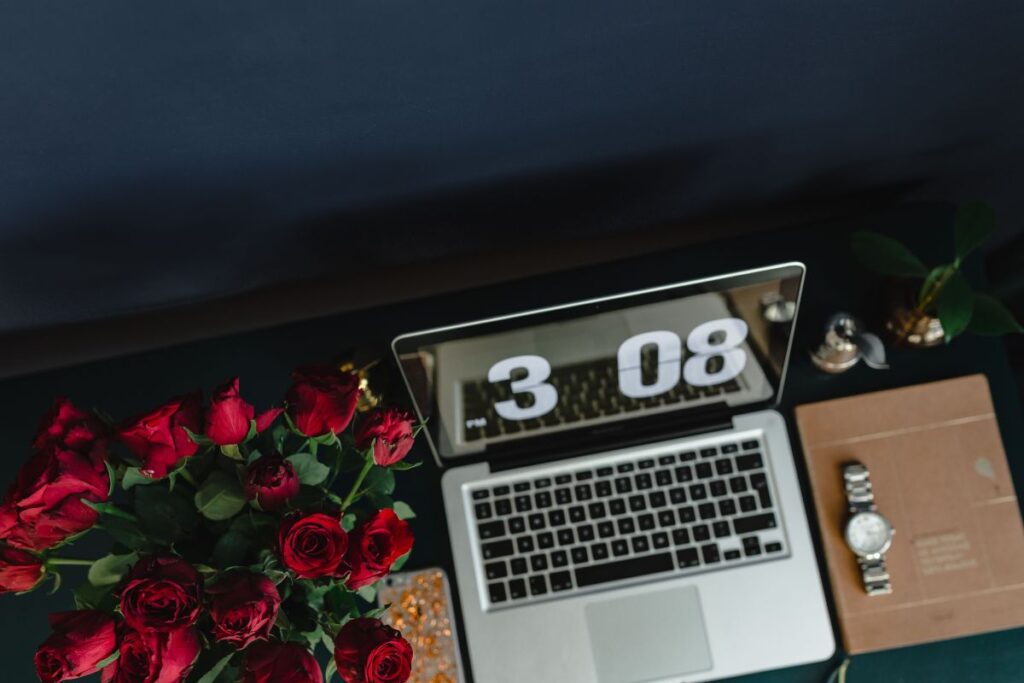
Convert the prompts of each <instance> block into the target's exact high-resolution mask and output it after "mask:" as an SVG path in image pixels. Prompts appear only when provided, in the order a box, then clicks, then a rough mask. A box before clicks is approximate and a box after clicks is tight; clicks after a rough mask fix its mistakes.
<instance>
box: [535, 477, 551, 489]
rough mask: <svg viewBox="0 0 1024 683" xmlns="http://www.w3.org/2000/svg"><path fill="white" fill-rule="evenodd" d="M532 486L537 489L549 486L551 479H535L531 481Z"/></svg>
mask: <svg viewBox="0 0 1024 683" xmlns="http://www.w3.org/2000/svg"><path fill="white" fill-rule="evenodd" d="M533 486H534V488H538V489H546V488H548V487H549V486H551V479H550V477H541V478H540V479H538V480H537V481H535V482H533Z"/></svg>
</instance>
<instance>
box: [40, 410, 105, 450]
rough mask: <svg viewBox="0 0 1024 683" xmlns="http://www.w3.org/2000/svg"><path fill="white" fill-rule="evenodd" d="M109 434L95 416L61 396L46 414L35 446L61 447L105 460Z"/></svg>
mask: <svg viewBox="0 0 1024 683" xmlns="http://www.w3.org/2000/svg"><path fill="white" fill-rule="evenodd" d="M106 434H107V429H106V427H105V426H104V425H103V423H102V422H100V421H99V420H98V419H97V418H96V416H95V415H93V414H92V413H89V412H86V411H84V410H80V409H78V408H76V407H75V405H74V404H73V403H71V401H69V400H68V399H66V398H58V399H57V400H56V401H54V402H53V407H52V408H51V409H50V412H48V413H47V414H46V416H45V417H43V420H42V423H41V424H40V425H39V432H38V433H37V434H36V438H35V441H33V442H32V446H33V448H35V449H36V450H46V449H48V448H53V447H56V446H60V447H62V448H64V449H67V450H71V451H78V452H79V453H85V454H89V455H92V456H93V457H94V458H95V459H97V460H103V459H104V458H105V456H106V450H107V438H106Z"/></svg>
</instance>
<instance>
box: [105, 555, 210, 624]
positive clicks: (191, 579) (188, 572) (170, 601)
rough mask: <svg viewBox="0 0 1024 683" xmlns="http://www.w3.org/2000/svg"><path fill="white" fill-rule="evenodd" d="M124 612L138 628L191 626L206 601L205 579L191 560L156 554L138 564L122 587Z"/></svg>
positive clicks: (119, 591) (129, 620) (123, 581)
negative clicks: (204, 599) (190, 562)
mask: <svg viewBox="0 0 1024 683" xmlns="http://www.w3.org/2000/svg"><path fill="white" fill-rule="evenodd" d="M118 597H119V599H120V601H121V613H122V614H123V615H124V620H125V621H126V622H127V623H128V625H129V626H130V627H131V628H133V629H135V630H137V631H148V630H152V631H160V632H166V631H173V630H175V629H179V628H183V627H185V626H191V625H192V624H193V623H195V621H196V619H198V618H199V612H200V610H201V608H202V604H203V581H202V579H201V578H200V576H199V572H197V571H196V570H195V568H193V567H192V565H190V564H189V563H188V562H186V561H185V560H182V559H178V558H176V557H169V556H161V555H153V556H150V557H146V558H143V559H141V560H139V561H138V562H136V563H135V566H134V567H132V568H131V571H129V572H128V575H127V576H125V577H124V579H123V580H122V583H121V587H120V588H119V590H118Z"/></svg>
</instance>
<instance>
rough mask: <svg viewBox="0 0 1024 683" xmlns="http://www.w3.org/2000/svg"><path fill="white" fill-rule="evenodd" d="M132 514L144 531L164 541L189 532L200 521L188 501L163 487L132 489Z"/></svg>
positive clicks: (193, 507) (184, 535) (179, 537)
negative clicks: (133, 500)
mask: <svg viewBox="0 0 1024 683" xmlns="http://www.w3.org/2000/svg"><path fill="white" fill-rule="evenodd" d="M135 514H136V515H138V517H139V522H141V524H142V528H143V530H144V531H147V532H149V534H150V535H151V536H153V537H155V538H156V539H157V540H160V541H163V542H165V543H166V542H174V541H176V540H178V539H181V538H184V537H186V536H188V535H190V534H191V533H192V530H193V529H195V528H196V526H197V525H198V524H199V521H200V518H199V515H198V514H197V513H196V509H195V506H194V505H193V503H192V500H190V499H189V498H185V497H183V496H181V495H179V494H177V493H172V492H171V491H168V490H167V489H165V488H164V487H163V486H142V487H140V488H138V489H136V490H135Z"/></svg>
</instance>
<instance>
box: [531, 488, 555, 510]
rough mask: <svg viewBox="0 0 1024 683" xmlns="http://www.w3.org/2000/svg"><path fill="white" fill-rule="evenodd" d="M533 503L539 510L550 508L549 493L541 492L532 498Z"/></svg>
mask: <svg viewBox="0 0 1024 683" xmlns="http://www.w3.org/2000/svg"><path fill="white" fill-rule="evenodd" d="M533 502H534V504H536V506H537V507H538V508H540V509H544V508H549V507H551V504H552V503H551V492H550V491H541V492H539V493H538V494H537V495H536V496H534V497H533Z"/></svg>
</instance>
